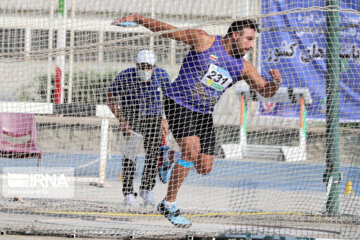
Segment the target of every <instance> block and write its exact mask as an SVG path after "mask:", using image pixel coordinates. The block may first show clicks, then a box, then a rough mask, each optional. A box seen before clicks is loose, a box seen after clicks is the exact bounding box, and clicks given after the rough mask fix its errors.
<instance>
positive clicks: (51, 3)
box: [46, 1, 54, 103]
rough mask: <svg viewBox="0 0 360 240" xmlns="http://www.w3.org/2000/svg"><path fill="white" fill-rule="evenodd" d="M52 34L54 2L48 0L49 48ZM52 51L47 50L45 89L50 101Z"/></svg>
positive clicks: (51, 46)
mask: <svg viewBox="0 0 360 240" xmlns="http://www.w3.org/2000/svg"><path fill="white" fill-rule="evenodd" d="M53 34H54V2H53V1H50V13H49V40H48V45H49V50H51V49H52V48H53ZM51 65H52V52H51V51H49V56H48V72H47V89H46V102H47V103H50V101H51V73H52V67H51Z"/></svg>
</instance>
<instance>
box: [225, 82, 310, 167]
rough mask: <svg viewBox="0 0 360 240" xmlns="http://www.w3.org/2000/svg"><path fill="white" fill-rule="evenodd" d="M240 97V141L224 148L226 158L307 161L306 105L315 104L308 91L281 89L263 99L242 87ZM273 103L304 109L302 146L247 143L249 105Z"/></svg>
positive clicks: (300, 141)
mask: <svg viewBox="0 0 360 240" xmlns="http://www.w3.org/2000/svg"><path fill="white" fill-rule="evenodd" d="M236 95H237V96H239V97H240V124H239V125H240V129H239V135H240V140H239V142H238V143H235V144H234V143H231V144H223V145H221V148H222V150H223V152H224V155H225V158H240V159H242V158H265V159H272V160H281V161H287V162H293V161H305V160H306V135H307V132H306V125H307V120H306V119H307V112H306V105H309V104H312V98H311V95H310V92H309V89H308V88H287V87H280V88H279V90H278V92H277V93H276V94H275V96H273V97H272V98H270V99H267V98H264V97H262V96H261V95H260V94H258V93H257V92H256V91H254V90H252V89H250V88H249V86H245V87H238V88H237V89H236ZM249 101H258V102H273V103H293V104H298V106H299V108H300V116H299V120H300V123H299V126H298V127H299V145H298V146H276V145H257V144H248V143H247V121H248V117H247V115H248V114H247V112H248V107H247V105H248V102H249Z"/></svg>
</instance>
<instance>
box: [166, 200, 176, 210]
mask: <svg viewBox="0 0 360 240" xmlns="http://www.w3.org/2000/svg"><path fill="white" fill-rule="evenodd" d="M164 202H165V207H166V208H172V206H174V204H175V203H176V202H168V201H166V200H165V201H164Z"/></svg>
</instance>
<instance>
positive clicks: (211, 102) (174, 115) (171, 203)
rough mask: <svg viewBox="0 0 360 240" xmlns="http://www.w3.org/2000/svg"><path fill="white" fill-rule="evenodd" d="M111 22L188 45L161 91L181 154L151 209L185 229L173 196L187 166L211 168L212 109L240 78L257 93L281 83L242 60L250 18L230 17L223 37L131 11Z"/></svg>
mask: <svg viewBox="0 0 360 240" xmlns="http://www.w3.org/2000/svg"><path fill="white" fill-rule="evenodd" d="M114 22H118V23H121V22H136V23H138V24H140V25H142V26H144V27H146V28H148V29H149V30H151V31H153V32H161V31H167V32H165V33H164V34H162V37H165V38H170V39H175V40H177V41H181V42H183V43H185V44H187V45H190V46H191V47H192V48H191V50H190V52H189V53H188V54H187V56H186V57H185V58H184V60H183V63H182V66H181V69H180V72H179V76H178V78H177V79H176V80H175V81H174V82H173V83H172V84H171V86H170V87H169V88H167V89H166V90H165V96H166V99H165V114H166V117H167V120H168V124H169V127H170V129H171V131H172V134H173V135H174V137H175V139H176V140H177V143H178V144H179V146H180V149H181V154H182V156H181V158H180V159H178V160H177V161H176V162H175V163H174V166H173V168H172V172H171V177H170V181H169V185H168V190H167V194H166V197H165V199H164V200H162V201H161V202H160V204H159V205H158V207H157V209H158V211H159V212H160V213H161V214H162V215H164V216H165V217H166V218H167V219H168V220H169V221H170V222H171V223H172V224H174V225H175V226H177V227H183V228H187V227H190V226H191V223H190V221H189V220H188V219H186V218H185V217H184V216H183V215H182V214H181V212H180V209H179V208H178V207H177V205H176V197H177V193H178V190H179V188H180V187H181V184H182V183H183V182H184V180H185V178H186V176H187V174H188V172H189V170H190V168H191V167H192V166H195V169H196V171H197V172H198V173H199V174H202V175H206V174H209V173H210V172H211V170H212V167H213V163H214V150H215V131H214V126H213V117H212V112H213V110H214V106H215V104H216V103H217V102H218V100H219V99H220V96H221V95H222V94H223V93H224V92H225V91H226V90H227V89H228V88H229V87H231V86H233V85H234V84H235V83H237V82H238V81H240V80H244V81H246V83H247V84H248V85H249V86H250V87H251V88H252V89H254V90H256V91H257V92H258V93H259V94H260V95H262V96H263V97H266V98H270V97H272V96H274V95H275V93H276V92H277V90H278V89H279V86H280V83H281V74H280V72H279V70H277V69H273V70H271V71H270V72H269V74H270V76H271V78H272V79H269V81H267V80H265V79H264V78H263V77H261V76H260V74H259V73H258V72H257V70H256V68H255V67H254V66H253V65H252V64H251V63H250V62H248V61H246V60H245V59H243V57H244V56H245V54H246V53H247V52H249V51H250V50H251V49H252V48H253V47H254V38H255V32H256V31H258V25H257V24H256V22H255V21H252V20H249V19H247V20H243V21H235V22H233V23H232V24H231V26H230V28H229V29H228V32H227V33H226V35H225V36H213V35H209V34H208V33H207V32H205V31H203V30H200V29H185V30H178V31H176V29H177V28H176V27H175V26H172V25H169V24H167V23H164V22H160V21H157V20H155V19H151V18H145V17H142V16H139V15H137V14H135V15H130V16H127V17H123V18H118V19H115V20H114Z"/></svg>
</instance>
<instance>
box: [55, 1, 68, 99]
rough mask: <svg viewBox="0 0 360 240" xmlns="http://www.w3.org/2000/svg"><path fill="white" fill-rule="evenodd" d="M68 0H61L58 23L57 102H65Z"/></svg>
mask: <svg viewBox="0 0 360 240" xmlns="http://www.w3.org/2000/svg"><path fill="white" fill-rule="evenodd" d="M66 15H67V14H66V0H59V9H58V24H57V48H58V49H61V51H62V52H61V53H59V55H58V56H57V57H56V77H55V100H54V101H55V103H56V104H58V103H64V87H65V71H64V70H65V52H63V50H64V49H65V47H66Z"/></svg>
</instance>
